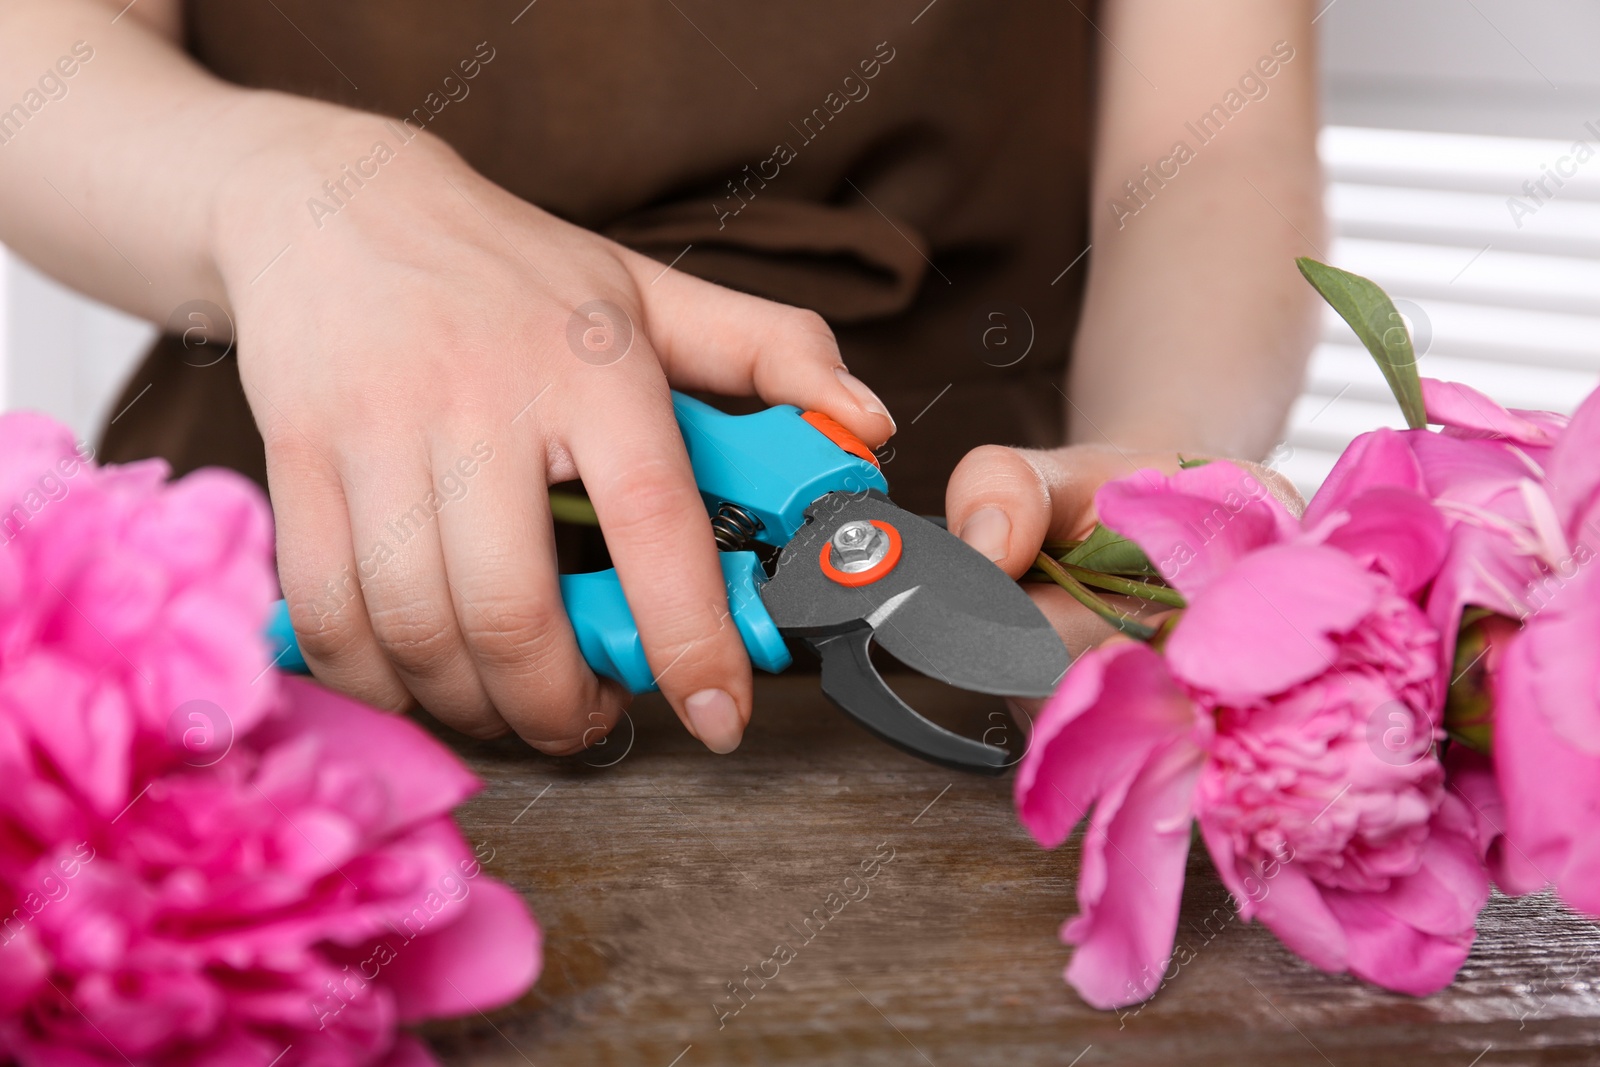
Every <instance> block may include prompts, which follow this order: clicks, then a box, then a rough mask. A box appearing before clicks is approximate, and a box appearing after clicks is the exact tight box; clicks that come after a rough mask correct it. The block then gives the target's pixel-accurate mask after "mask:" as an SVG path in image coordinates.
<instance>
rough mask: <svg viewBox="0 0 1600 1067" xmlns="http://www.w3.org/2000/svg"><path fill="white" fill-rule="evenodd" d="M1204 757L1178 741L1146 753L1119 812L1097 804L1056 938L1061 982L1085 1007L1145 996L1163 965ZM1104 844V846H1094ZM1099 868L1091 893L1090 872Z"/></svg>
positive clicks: (1151, 990)
mask: <svg viewBox="0 0 1600 1067" xmlns="http://www.w3.org/2000/svg"><path fill="white" fill-rule="evenodd" d="M1204 763H1205V755H1204V752H1203V751H1202V750H1201V749H1199V748H1198V747H1195V746H1194V745H1192V744H1189V743H1188V742H1187V740H1186V739H1179V740H1175V741H1172V742H1170V743H1169V744H1168V745H1167V746H1166V747H1164V748H1162V749H1160V750H1158V751H1157V752H1155V753H1153V754H1152V755H1151V757H1150V759H1149V761H1148V762H1147V763H1146V764H1145V765H1144V766H1143V767H1142V768H1140V770H1139V774H1138V776H1137V777H1136V778H1135V779H1134V780H1133V782H1132V783H1131V786H1130V788H1129V789H1128V792H1127V795H1126V796H1125V797H1124V798H1122V803H1121V804H1120V806H1119V807H1118V808H1117V809H1115V810H1114V811H1113V812H1111V814H1110V817H1109V818H1104V815H1105V812H1104V808H1103V805H1104V802H1102V804H1101V805H1097V806H1096V808H1095V813H1094V819H1093V821H1092V822H1091V825H1090V827H1089V829H1088V830H1087V831H1086V832H1085V835H1084V848H1083V851H1084V860H1083V864H1084V871H1083V873H1082V875H1081V876H1080V880H1079V884H1078V905H1079V909H1080V912H1079V914H1078V916H1077V917H1076V918H1074V919H1072V920H1071V921H1070V922H1069V923H1067V924H1066V925H1065V926H1064V927H1063V929H1062V932H1061V936H1062V940H1064V941H1068V942H1070V943H1072V944H1074V945H1076V946H1077V950H1076V951H1075V952H1073V954H1072V961H1071V962H1070V963H1069V964H1068V965H1067V969H1066V979H1067V981H1068V982H1069V983H1070V984H1071V985H1072V988H1074V989H1076V990H1077V991H1078V995H1079V996H1081V997H1083V999H1084V1000H1085V1001H1086V1002H1088V1003H1089V1004H1090V1005H1092V1006H1094V1007H1096V1008H1101V1009H1107V1008H1119V1007H1122V1006H1124V1005H1126V1004H1133V1003H1136V1002H1138V1001H1141V1000H1144V999H1146V998H1148V997H1149V996H1150V995H1151V994H1153V993H1154V992H1155V991H1156V989H1157V988H1158V987H1159V986H1160V983H1161V976H1162V974H1164V973H1165V971H1166V969H1167V964H1168V963H1169V962H1170V961H1171V959H1172V944H1173V937H1174V935H1175V934H1176V932H1177V929H1178V905H1179V903H1180V901H1181V898H1182V896H1183V875H1184V867H1185V864H1186V861H1187V859H1188V856H1189V840H1190V835H1189V827H1190V823H1191V821H1192V814H1191V804H1192V803H1193V800H1194V786H1195V781H1196V779H1197V778H1198V777H1199V775H1200V768H1201V767H1202V766H1203V765H1204ZM1097 839H1103V843H1104V845H1109V846H1110V848H1109V850H1107V849H1106V848H1104V847H1092V846H1096V842H1097ZM1091 856H1093V857H1094V860H1093V862H1095V863H1096V865H1098V866H1100V867H1102V869H1103V873H1102V874H1101V876H1100V877H1099V878H1097V879H1096V881H1098V882H1099V883H1100V885H1099V886H1097V887H1093V888H1098V889H1100V892H1098V893H1096V894H1094V895H1093V896H1091V895H1090V893H1089V892H1087V891H1086V890H1087V889H1089V888H1090V878H1089V870H1088V868H1089V865H1090V863H1091Z"/></svg>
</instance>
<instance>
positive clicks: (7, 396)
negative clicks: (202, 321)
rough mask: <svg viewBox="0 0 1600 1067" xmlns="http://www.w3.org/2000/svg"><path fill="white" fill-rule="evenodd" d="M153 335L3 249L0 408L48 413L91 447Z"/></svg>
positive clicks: (140, 323)
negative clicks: (88, 442) (118, 394)
mask: <svg viewBox="0 0 1600 1067" xmlns="http://www.w3.org/2000/svg"><path fill="white" fill-rule="evenodd" d="M155 332H156V331H155V327H154V326H151V325H150V324H148V323H146V322H143V321H141V320H139V319H136V318H133V317H132V316H129V315H125V314H123V313H122V312H120V311H117V310H116V309H114V308H109V307H107V306H105V305H104V304H100V303H97V302H95V301H92V300H89V299H87V298H85V297H82V296H79V295H78V294H77V293H75V292H73V291H72V290H70V289H68V288H66V287H65V286H63V285H61V284H59V283H58V282H56V281H54V280H52V279H50V278H47V277H45V276H44V275H43V274H40V273H39V272H38V271H36V270H34V269H33V268H32V267H30V266H28V264H26V263H24V262H22V261H21V260H19V259H18V258H17V257H16V256H14V255H9V254H8V253H6V251H5V249H4V248H0V371H3V373H0V409H4V410H11V409H15V408H33V409H36V410H39V411H45V412H48V413H49V414H51V415H54V416H56V417H57V418H59V419H61V420H62V421H63V422H65V423H67V424H68V425H69V426H71V427H72V429H73V432H74V433H76V434H77V435H78V437H79V438H80V439H85V440H93V439H94V438H95V437H96V436H97V435H98V434H99V431H100V427H101V426H102V425H103V423H104V421H105V420H106V419H108V418H110V417H111V416H112V415H114V414H115V412H112V411H110V406H111V404H112V402H113V401H114V400H115V399H116V396H117V393H118V391H119V390H120V389H121V386H122V381H123V379H124V378H126V377H127V375H128V374H129V373H130V372H131V371H132V369H133V365H134V364H135V363H136V362H137V361H138V358H139V356H140V354H141V353H142V352H143V351H144V349H145V348H146V347H147V346H148V345H149V344H150V341H151V340H152V339H153V338H154V337H155Z"/></svg>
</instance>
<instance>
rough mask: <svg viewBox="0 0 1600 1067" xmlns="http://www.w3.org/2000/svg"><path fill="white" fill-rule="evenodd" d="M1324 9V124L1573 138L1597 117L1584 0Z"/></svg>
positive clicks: (1592, 38) (1376, 2) (1347, 1)
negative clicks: (1325, 102) (1325, 117)
mask: <svg viewBox="0 0 1600 1067" xmlns="http://www.w3.org/2000/svg"><path fill="white" fill-rule="evenodd" d="M1317 2H1318V3H1319V4H1323V5H1325V4H1327V3H1328V0H1317ZM1322 10H1323V12H1324V13H1323V15H1322V17H1321V18H1320V19H1319V20H1318V22H1317V26H1318V28H1319V29H1320V30H1321V32H1322V45H1323V65H1324V74H1325V85H1326V94H1325V95H1326V99H1327V119H1328V121H1329V122H1330V123H1332V124H1335V125H1342V126H1386V127H1392V128H1396V129H1415V130H1447V131H1452V132H1457V133H1492V134H1500V135H1504V136H1513V137H1554V138H1571V137H1576V136H1578V135H1579V128H1580V127H1581V126H1582V125H1583V121H1584V120H1585V119H1588V118H1600V63H1596V61H1595V47H1596V45H1597V44H1600V4H1597V3H1595V2H1594V0H1333V2H1332V5H1331V6H1327V7H1323V9H1322Z"/></svg>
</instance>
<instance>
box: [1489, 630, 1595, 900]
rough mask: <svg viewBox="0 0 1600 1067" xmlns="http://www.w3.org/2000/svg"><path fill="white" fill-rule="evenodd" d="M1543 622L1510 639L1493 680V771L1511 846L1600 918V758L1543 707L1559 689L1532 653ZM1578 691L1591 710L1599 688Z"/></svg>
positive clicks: (1569, 897) (1564, 894) (1567, 895)
mask: <svg viewBox="0 0 1600 1067" xmlns="http://www.w3.org/2000/svg"><path fill="white" fill-rule="evenodd" d="M1542 621H1543V620H1541V619H1535V620H1534V621H1533V622H1532V623H1531V624H1530V626H1529V628H1528V629H1527V630H1525V631H1523V633H1522V635H1521V636H1520V637H1519V638H1518V639H1517V640H1515V641H1513V642H1512V643H1511V647H1510V648H1509V649H1507V650H1506V653H1505V656H1504V658H1503V659H1502V660H1501V663H1500V672H1499V674H1498V675H1497V676H1496V679H1495V739H1494V772H1495V778H1496V780H1497V781H1498V783H1499V786H1500V793H1501V796H1502V797H1503V798H1504V802H1505V825H1504V828H1503V829H1504V832H1505V844H1506V845H1507V846H1508V847H1509V848H1510V849H1512V850H1514V851H1515V853H1516V854H1517V856H1518V858H1519V860H1520V861H1522V862H1524V863H1525V864H1526V867H1527V869H1529V870H1531V871H1533V872H1535V875H1536V877H1537V878H1538V879H1539V880H1540V881H1544V882H1554V883H1555V885H1556V889H1557V891H1558V892H1559V893H1560V894H1561V896H1562V898H1563V899H1565V900H1566V901H1567V902H1568V903H1569V904H1571V905H1572V906H1573V907H1574V908H1577V909H1578V910H1579V911H1582V912H1584V913H1586V914H1589V915H1600V857H1597V856H1595V855H1594V854H1593V851H1592V846H1589V845H1588V844H1587V843H1588V842H1591V841H1593V840H1594V838H1595V837H1596V835H1595V833H1594V827H1595V826H1596V825H1597V824H1600V757H1595V756H1590V755H1586V754H1584V753H1583V752H1580V751H1578V750H1577V749H1575V748H1573V747H1572V746H1571V745H1569V744H1567V743H1566V742H1565V741H1564V740H1563V739H1562V737H1561V736H1560V735H1559V734H1558V733H1557V732H1556V730H1555V729H1554V727H1553V724H1552V721H1551V715H1550V709H1548V708H1546V707H1544V706H1543V701H1542V699H1541V695H1542V694H1546V693H1549V692H1553V691H1559V690H1560V688H1561V687H1560V686H1558V685H1552V684H1542V685H1541V683H1542V682H1548V680H1546V679H1541V678H1540V677H1539V676H1540V672H1541V670H1548V669H1550V668H1542V667H1541V666H1540V665H1539V664H1538V663H1537V662H1536V660H1535V657H1534V656H1533V655H1532V653H1531V648H1530V641H1529V638H1530V636H1536V633H1535V631H1536V629H1537V628H1538V627H1539V626H1540V625H1541V624H1542ZM1564 666H1565V668H1566V669H1567V670H1586V669H1587V665H1580V664H1577V663H1568V664H1565V665H1564ZM1558 670H1559V667H1558ZM1573 695H1574V696H1575V697H1576V698H1578V699H1580V700H1582V701H1584V703H1586V704H1587V706H1588V707H1589V708H1590V709H1593V707H1594V700H1595V694H1594V692H1593V690H1590V691H1589V693H1588V694H1583V693H1581V692H1575V693H1574V694H1573Z"/></svg>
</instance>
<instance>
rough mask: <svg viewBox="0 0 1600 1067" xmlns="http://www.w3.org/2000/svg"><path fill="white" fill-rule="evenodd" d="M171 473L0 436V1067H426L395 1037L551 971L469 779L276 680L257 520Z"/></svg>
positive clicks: (401, 726)
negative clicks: (465, 824)
mask: <svg viewBox="0 0 1600 1067" xmlns="http://www.w3.org/2000/svg"><path fill="white" fill-rule="evenodd" d="M164 474H165V471H164V468H163V467H162V466H161V465H160V464H155V463H150V464H138V465H134V466H130V467H123V468H108V469H97V468H95V467H93V466H92V465H90V464H88V463H86V462H84V461H83V460H82V459H81V457H80V456H79V455H78V454H77V452H76V451H75V450H74V446H73V442H72V439H71V437H70V435H69V434H68V433H67V432H66V430H65V429H64V428H62V427H60V426H58V425H56V424H54V423H52V422H50V421H49V420H46V419H43V418H40V417H36V416H28V415H8V416H4V417H0V507H4V508H5V509H6V510H5V511H4V512H0V524H3V527H4V533H3V539H4V540H5V542H6V543H5V544H4V545H0V781H3V782H4V783H5V786H6V788H5V789H4V790H3V791H0V1060H6V1061H9V1060H10V1059H12V1058H14V1059H16V1060H17V1061H18V1062H20V1063H22V1064H24V1065H26V1067H45V1065H49V1067H58V1065H59V1067H112V1065H125V1064H130V1063H132V1064H137V1065H140V1067H143V1065H145V1064H162V1065H168V1064H172V1065H179V1067H182V1065H190V1064H192V1065H196V1067H198V1065H200V1064H233V1063H239V1064H250V1063H255V1064H267V1063H274V1062H276V1063H279V1064H281V1065H283V1067H289V1065H293V1064H316V1065H347V1064H386V1065H389V1067H399V1065H416V1064H426V1063H431V1062H433V1061H432V1057H431V1056H430V1055H429V1054H428V1053H427V1051H426V1049H425V1048H424V1047H423V1046H422V1045H421V1044H420V1043H419V1042H417V1041H416V1040H415V1039H413V1038H411V1037H409V1036H406V1035H402V1034H398V1033H397V1027H398V1026H399V1025H401V1024H404V1023H409V1022H414V1021H417V1020H420V1019H425V1018H429V1017H434V1016H441V1015H459V1014H464V1013H469V1012H474V1011H478V1010H482V1009H487V1008H491V1007H496V1006H499V1005H501V1004H504V1003H506V1002H508V1001H510V1000H512V999H515V998H516V997H517V996H519V995H520V994H521V993H522V992H523V991H524V990H525V989H527V987H528V986H529V984H530V983H531V982H532V981H533V979H534V977H535V975H536V973H537V970H538V961H539V933H538V928H537V927H536V926H535V925H534V924H533V922H532V919H531V918H530V917H529V915H528V913H527V910H526V909H525V908H524V906H523V904H522V902H521V900H520V899H519V898H518V897H517V896H516V894H515V893H513V892H512V891H511V890H510V889H508V888H507V887H505V886H503V885H501V884H499V883H497V882H495V881H494V880H493V879H491V878H489V877H487V876H484V875H482V873H481V866H480V862H479V861H480V860H481V859H482V858H483V857H481V856H479V855H477V854H475V853H474V852H473V850H471V849H470V848H468V846H467V844H466V843H465V842H464V841H463V840H462V838H461V835H460V833H459V831H458V830H457V829H456V828H455V826H454V824H453V823H452V822H451V821H450V819H449V811H450V809H451V808H452V807H453V806H455V805H456V804H458V803H460V802H461V801H462V800H463V799H464V798H466V797H467V796H469V795H470V794H471V793H472V792H474V791H475V790H476V789H477V787H478V783H477V782H476V780H475V779H474V778H473V777H472V776H471V774H470V773H468V772H467V770H466V769H465V768H464V767H462V766H461V764H460V763H459V762H458V761H457V760H456V759H455V758H454V757H453V756H451V755H450V754H449V753H448V752H447V751H445V750H444V749H443V748H442V747H441V746H439V745H438V744H437V743H436V742H434V741H433V740H432V739H431V738H429V737H428V736H427V734H426V733H424V732H423V731H422V730H421V729H419V728H418V727H417V726H415V725H414V724H412V723H410V722H409V721H407V720H405V719H402V718H397V717H394V716H389V715H384V714H382V713H379V712H377V711H374V710H372V709H369V708H365V707H363V706H361V705H359V704H356V703H354V702H352V701H350V700H347V699H345V698H343V697H339V696H336V695H334V694H332V693H329V692H327V691H325V690H322V689H320V688H318V687H317V686H315V685H314V684H312V683H310V682H306V681H300V680H288V679H282V678H280V677H279V676H278V675H277V674H276V672H273V671H271V670H269V669H268V667H269V665H268V663H267V656H266V648H265V644H264V642H263V640H262V638H261V632H260V631H261V627H262V624H263V621H264V620H265V618H266V614H267V607H268V604H269V602H270V600H271V597H272V595H273V589H274V583H273V579H272V572H271V548H270V544H271V534H270V527H269V523H268V518H267V511H266V507H265V504H264V502H263V501H262V500H261V499H260V498H259V496H258V494H256V492H255V491H254V490H253V489H252V488H251V487H249V486H248V485H247V484H246V483H245V482H244V481H243V479H240V478H237V477H234V476H232V475H227V474H223V473H220V472H202V473H199V474H195V475H191V476H189V477H188V478H185V479H183V480H182V481H180V482H177V483H175V484H172V485H167V484H165V482H164V480H163V479H164ZM280 1056H281V1059H276V1058H277V1057H280Z"/></svg>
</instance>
